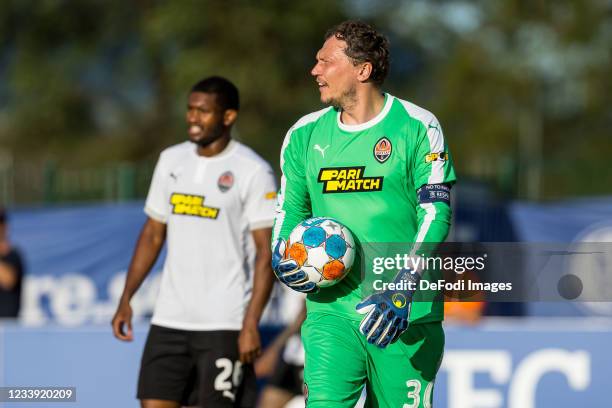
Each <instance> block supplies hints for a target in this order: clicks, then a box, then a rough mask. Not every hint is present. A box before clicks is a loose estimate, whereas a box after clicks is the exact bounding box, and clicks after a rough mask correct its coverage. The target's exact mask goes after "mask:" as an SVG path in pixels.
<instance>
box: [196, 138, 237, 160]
mask: <svg viewBox="0 0 612 408" xmlns="http://www.w3.org/2000/svg"><path fill="white" fill-rule="evenodd" d="M237 147H238V142H236V141H235V140H234V139H230V141H229V143H228V144H227V146H225V149H223V150H222V151H221V152H220V153H219V154H216V155H214V156H210V157H206V156H200V155H199V154H198V145H196V144H195V143H194V147H193V149H192V152H193V154H194V155H195V156H196V157H197V158H198V159H199V160H206V161H215V160H220V159H225V158H226V157H227V156H229V155H230V154H232V153H233V152H234V150H236V148H237Z"/></svg>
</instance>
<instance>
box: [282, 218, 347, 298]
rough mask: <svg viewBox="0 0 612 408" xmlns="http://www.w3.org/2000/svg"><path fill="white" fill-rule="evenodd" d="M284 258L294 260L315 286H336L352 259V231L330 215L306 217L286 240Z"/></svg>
mask: <svg viewBox="0 0 612 408" xmlns="http://www.w3.org/2000/svg"><path fill="white" fill-rule="evenodd" d="M285 259H286V260H287V259H291V260H293V261H295V262H297V263H298V264H299V265H300V267H301V268H302V270H303V271H304V272H306V274H307V275H308V280H309V281H310V282H314V283H315V284H316V285H317V286H318V287H320V288H325V287H328V286H332V285H335V284H336V283H338V282H340V281H341V280H342V278H344V277H345V276H346V275H347V274H348V272H349V271H350V269H351V266H353V261H354V260H355V241H354V240H353V235H352V234H351V231H349V229H348V228H347V227H345V226H344V225H342V224H341V223H339V222H338V221H336V220H334V219H333V218H327V217H316V218H309V219H307V220H305V221H303V222H302V223H300V224H298V225H297V226H296V227H295V228H294V229H293V231H291V234H290V235H289V240H288V241H287V246H286V249H285Z"/></svg>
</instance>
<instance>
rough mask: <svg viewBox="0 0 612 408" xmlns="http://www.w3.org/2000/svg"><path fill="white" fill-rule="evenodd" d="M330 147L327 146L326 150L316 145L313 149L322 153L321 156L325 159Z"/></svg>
mask: <svg viewBox="0 0 612 408" xmlns="http://www.w3.org/2000/svg"><path fill="white" fill-rule="evenodd" d="M328 147H329V145H327V146H325V147H324V148H321V146H319V145H318V144H316V145H314V146H313V149H315V150H318V151H320V152H321V156H322V157H323V158H325V150H327V148H328Z"/></svg>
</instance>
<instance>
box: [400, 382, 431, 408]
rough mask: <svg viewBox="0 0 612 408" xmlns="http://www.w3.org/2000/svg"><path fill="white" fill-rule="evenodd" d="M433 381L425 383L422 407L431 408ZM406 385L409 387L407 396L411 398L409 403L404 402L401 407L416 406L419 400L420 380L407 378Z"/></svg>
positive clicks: (409, 407)
mask: <svg viewBox="0 0 612 408" xmlns="http://www.w3.org/2000/svg"><path fill="white" fill-rule="evenodd" d="M433 385H434V383H433V381H432V382H430V383H428V384H427V387H426V388H425V392H424V393H423V408H431V391H432V390H433ZM406 386H407V387H408V388H409V389H410V390H409V391H408V395H407V396H408V398H409V399H411V400H412V402H411V403H406V404H404V405H403V407H402V408H418V407H419V406H420V405H419V404H420V402H421V395H420V394H421V382H420V381H419V380H408V381H406Z"/></svg>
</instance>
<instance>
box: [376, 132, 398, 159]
mask: <svg viewBox="0 0 612 408" xmlns="http://www.w3.org/2000/svg"><path fill="white" fill-rule="evenodd" d="M392 148H393V147H392V146H391V141H390V140H389V139H387V138H386V137H384V136H383V137H381V138H380V139H379V140H378V142H376V145H375V146H374V158H375V159H376V160H377V161H378V162H379V163H384V162H386V161H387V159H388V158H389V156H391V150H392Z"/></svg>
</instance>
